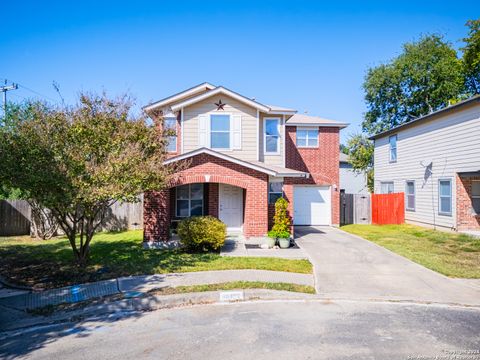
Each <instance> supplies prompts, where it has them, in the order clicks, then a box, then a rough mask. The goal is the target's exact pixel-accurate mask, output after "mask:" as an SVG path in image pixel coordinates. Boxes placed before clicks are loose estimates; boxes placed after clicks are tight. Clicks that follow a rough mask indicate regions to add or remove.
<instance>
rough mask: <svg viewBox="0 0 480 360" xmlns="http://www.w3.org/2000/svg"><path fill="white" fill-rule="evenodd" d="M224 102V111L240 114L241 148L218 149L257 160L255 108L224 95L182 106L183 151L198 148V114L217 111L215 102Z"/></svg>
mask: <svg viewBox="0 0 480 360" xmlns="http://www.w3.org/2000/svg"><path fill="white" fill-rule="evenodd" d="M220 99H221V100H222V102H223V103H225V104H226V105H225V107H224V109H225V110H224V111H218V113H219V114H221V113H229V114H232V115H241V116H242V148H241V150H229V151H220V152H223V153H225V154H228V155H230V156H234V157H237V158H239V159H243V160H257V137H256V136H257V110H256V109H255V108H252V107H250V106H248V105H245V104H243V103H241V102H239V101H238V100H235V99H232V98H230V97H228V96H225V95H216V96H212V97H209V98H207V99H205V100H202V101H200V102H198V103H195V104H193V105H191V106H188V107H186V108H184V115H183V141H184V143H183V146H184V148H183V149H184V150H183V152H189V151H192V150H195V149H198V147H199V145H198V116H199V115H201V114H208V113H212V112H217V106H216V105H215V103H216V102H218V101H219V100H220Z"/></svg>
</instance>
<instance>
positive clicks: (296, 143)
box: [295, 126, 320, 149]
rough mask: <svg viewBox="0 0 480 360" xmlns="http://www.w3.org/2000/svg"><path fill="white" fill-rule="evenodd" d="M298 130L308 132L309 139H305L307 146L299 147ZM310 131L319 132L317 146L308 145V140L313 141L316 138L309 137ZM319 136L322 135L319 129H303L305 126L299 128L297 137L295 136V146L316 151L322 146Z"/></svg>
mask: <svg viewBox="0 0 480 360" xmlns="http://www.w3.org/2000/svg"><path fill="white" fill-rule="evenodd" d="M298 130H303V131H306V132H307V137H306V138H305V145H304V146H303V145H298ZM309 131H316V132H317V136H316V140H317V145H309V144H308V140H313V139H314V138H315V137H312V138H311V137H309V136H308V132H309ZM319 135H320V131H319V130H318V128H317V127H303V126H297V130H296V136H295V145H296V146H297V148H300V149H302V148H305V149H316V148H318V147H319V146H320V140H319Z"/></svg>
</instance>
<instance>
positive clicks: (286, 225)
mask: <svg viewBox="0 0 480 360" xmlns="http://www.w3.org/2000/svg"><path fill="white" fill-rule="evenodd" d="M287 209H288V201H287V200H285V199H284V198H278V199H277V201H276V202H275V216H274V217H273V227H272V230H270V231H269V232H268V236H269V237H272V238H282V239H285V238H289V237H290V224H291V222H290V217H289V216H288V214H287Z"/></svg>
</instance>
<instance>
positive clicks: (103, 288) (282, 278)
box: [0, 270, 314, 310]
mask: <svg viewBox="0 0 480 360" xmlns="http://www.w3.org/2000/svg"><path fill="white" fill-rule="evenodd" d="M232 281H260V282H274V283H280V282H281V283H290V284H298V285H309V286H314V277H313V275H312V274H298V273H289V272H282V271H268V270H222V271H201V272H189V273H172V274H157V275H141V276H131V277H122V278H118V279H111V280H104V281H99V282H95V283H90V284H81V285H74V286H68V287H64V288H59V289H52V290H46V291H42V292H35V293H27V294H20V295H15V296H10V297H5V298H1V299H0V306H3V307H7V308H12V309H17V310H26V309H35V308H40V307H44V306H47V305H58V304H61V303H75V302H80V301H85V300H89V299H95V298H100V297H103V296H108V295H114V294H119V293H125V294H126V295H127V296H132V297H135V296H140V295H142V294H143V293H145V292H148V291H150V290H153V289H159V288H164V287H178V286H189V285H205V284H217V283H225V282H232Z"/></svg>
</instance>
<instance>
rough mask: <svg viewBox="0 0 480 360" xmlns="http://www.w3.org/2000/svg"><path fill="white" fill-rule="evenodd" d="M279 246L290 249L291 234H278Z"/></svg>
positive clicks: (281, 232) (285, 232)
mask: <svg viewBox="0 0 480 360" xmlns="http://www.w3.org/2000/svg"><path fill="white" fill-rule="evenodd" d="M277 239H278V244H279V245H280V248H282V249H288V248H289V247H290V232H288V231H280V232H279V233H278V234H277Z"/></svg>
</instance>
